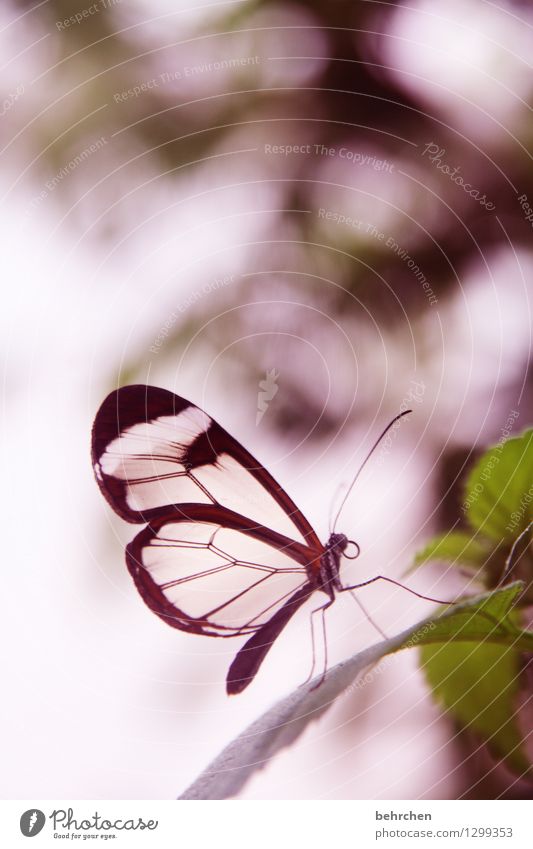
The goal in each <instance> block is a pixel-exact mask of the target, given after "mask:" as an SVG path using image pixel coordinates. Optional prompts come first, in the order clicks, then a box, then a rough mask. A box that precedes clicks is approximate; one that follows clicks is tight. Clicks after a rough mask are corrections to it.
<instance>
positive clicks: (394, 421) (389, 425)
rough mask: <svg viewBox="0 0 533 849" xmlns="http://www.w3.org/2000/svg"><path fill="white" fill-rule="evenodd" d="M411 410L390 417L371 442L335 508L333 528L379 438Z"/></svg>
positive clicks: (379, 440)
mask: <svg viewBox="0 0 533 849" xmlns="http://www.w3.org/2000/svg"><path fill="white" fill-rule="evenodd" d="M412 412H413V411H412V410H404V411H403V413H398V415H397V416H394V418H393V419H392V421H390V422H389V423H388V425H387V427H386V428H385V430H384V431H382V433H380V435H379V436H378V438H377V439H376V441H375V442H374V444H373V446H372V448H371V449H370V451H369V452H368V454H367V455H366V457H365V459H364V460H363V462H362V463H361V465H360V466H359V468H358V470H357V471H356V473H355V475H354V477H353V480H352V482H351V484H350V486H349V487H348V489H347V490H346V492H345V494H344V498H343V499H342V501H341V503H340V507H339V509H338V510H337V515H336V516H335V521H334V522H333V530H335V528H336V526H337V522H338V521H339V516H340V514H341V513H342V508H343V507H344V505H345V504H346V502H347V500H348V496H349V495H350V493H351V491H352V489H353V488H354V486H355V482H356V481H357V479H358V478H359V475H360V474H361V472H362V471H363V469H364V467H365V466H366V464H367V463H368V461H369V460H370V458H371V456H372V454H373V453H374V451H375V450H376V448H377V447H378V445H379V443H380V442H381V440H382V439H383V437H384V436H386V435H387V433H388V432H389V430H390V429H391V427H394V425H395V424H396V422H397V421H399V420H400V419H401V418H403V416H406V415H407V414H408V413H412Z"/></svg>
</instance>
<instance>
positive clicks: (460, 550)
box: [409, 531, 490, 571]
mask: <svg viewBox="0 0 533 849" xmlns="http://www.w3.org/2000/svg"><path fill="white" fill-rule="evenodd" d="M489 553H490V551H489V548H488V547H487V544H486V543H485V544H483V542H481V541H480V540H479V539H475V538H473V537H472V534H469V533H465V532H463V531H449V532H448V533H445V534H441V535H440V536H437V537H434V538H433V539H432V540H430V541H429V542H428V543H427V544H426V545H425V546H424V548H422V549H421V550H420V551H419V552H418V553H417V554H416V555H415V559H414V564H413V566H412V567H411V569H410V570H409V571H413V569H416V568H417V567H418V566H421V565H422V564H424V563H427V562H428V561H429V560H442V561H444V562H445V563H451V564H453V565H457V566H466V567H468V568H470V569H476V570H477V569H480V568H481V567H482V566H483V565H484V564H485V561H486V560H487V557H488V556H489Z"/></svg>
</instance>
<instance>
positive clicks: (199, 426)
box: [92, 385, 410, 695]
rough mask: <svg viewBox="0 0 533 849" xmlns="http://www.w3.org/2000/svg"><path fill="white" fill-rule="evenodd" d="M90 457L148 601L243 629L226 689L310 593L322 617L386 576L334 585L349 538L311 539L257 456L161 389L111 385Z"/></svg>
mask: <svg viewBox="0 0 533 849" xmlns="http://www.w3.org/2000/svg"><path fill="white" fill-rule="evenodd" d="M406 412H410V411H405V412H404V413H401V414H400V415H399V416H397V417H396V418H395V419H394V420H393V422H391V424H390V425H389V427H392V425H393V424H394V422H396V420H397V419H399V418H400V417H401V416H402V415H405V414H406ZM389 427H388V428H387V429H386V430H388V429H389ZM385 432H386V431H384V433H385ZM382 436H383V434H382ZM380 438H381V437H380ZM378 441H379V440H378ZM376 444H377V443H376ZM92 461H93V467H94V472H95V476H96V480H97V482H98V485H99V487H100V490H101V491H102V493H103V495H104V497H105V498H106V499H107V501H108V502H109V504H110V505H111V507H112V508H113V510H114V511H115V513H117V514H118V515H119V516H120V517H121V518H122V519H125V520H126V521H127V522H134V523H142V524H144V525H145V527H144V528H143V529H142V530H141V531H140V533H138V534H137V536H136V537H135V538H134V539H133V541H132V542H130V543H129V545H128V546H127V547H126V564H127V567H128V570H129V572H130V575H131V577H132V578H133V581H134V583H135V586H136V588H137V590H138V591H139V593H140V595H141V597H142V599H143V600H144V602H145V603H146V604H147V605H148V607H149V608H150V610H152V611H153V612H154V613H155V614H157V616H159V617H160V618H161V619H163V620H164V621H165V622H166V623H167V624H168V625H171V626H172V627H173V628H178V629H179V630H181V631H186V632H189V633H192V634H201V635H204V636H210V637H248V640H247V642H246V643H245V644H244V646H243V647H242V648H241V649H240V650H239V651H238V652H237V654H236V656H235V659H234V660H233V662H232V663H231V665H230V668H229V671H228V674H227V679H226V689H227V692H228V694H230V695H232V694H236V693H240V692H242V690H244V689H245V688H246V687H247V686H248V685H249V684H250V683H251V681H252V680H253V679H254V677H255V675H256V674H257V672H258V670H259V667H260V666H261V664H262V662H263V660H264V659H265V656H266V654H267V653H268V651H269V650H270V648H271V647H272V644H273V643H274V641H275V640H276V638H277V637H278V635H279V634H280V632H281V631H282V630H283V628H284V627H285V626H286V625H287V623H288V622H289V620H290V619H291V617H292V616H294V614H295V613H296V612H297V610H298V609H299V608H301V607H302V605H304V604H305V602H306V601H307V600H308V599H309V598H311V596H313V595H314V594H315V593H322V594H325V596H326V600H325V601H324V602H323V603H322V604H321V605H320V606H319V607H318V608H316V611H321V612H322V615H323V614H324V612H325V611H326V610H327V608H329V607H330V606H331V605H332V604H333V601H334V600H335V596H336V593H338V592H345V591H347V590H353V589H355V588H357V587H361V586H365V585H367V584H369V583H373V582H374V581H376V580H379V579H383V580H387V581H390V582H391V583H395V584H396V583H397V582H396V581H394V580H393V579H391V578H385V577H383V576H376V577H375V578H371V579H370V580H368V581H364V582H363V583H360V584H356V585H353V586H343V584H342V582H341V579H340V565H341V558H342V557H343V556H345V557H349V559H353V558H354V557H355V556H357V554H358V553H359V546H358V545H357V544H356V543H353V545H355V546H356V549H355V555H350V556H349V555H348V554H347V549H348V546H349V544H350V542H351V541H350V540H348V538H347V537H346V536H345V535H344V534H340V533H335V532H332V533H331V535H330V537H329V539H328V541H327V543H326V544H325V545H323V544H322V543H321V541H320V539H319V537H318V536H317V534H316V533H315V531H314V529H313V527H312V526H311V525H310V523H309V522H308V520H307V519H306V518H305V516H304V515H303V513H302V512H301V510H299V509H298V507H297V506H296V505H295V504H294V502H293V501H292V499H291V498H290V497H289V496H288V495H287V493H286V492H285V490H284V489H283V488H282V487H281V486H280V485H279V484H278V483H277V482H276V481H275V480H274V478H273V477H272V475H271V474H270V473H269V472H268V471H267V470H266V469H265V468H264V467H263V466H262V465H261V463H259V462H258V461H257V460H256V459H255V458H254V457H253V456H252V455H251V454H250V453H249V452H248V451H247V450H246V449H245V448H244V447H243V446H242V445H241V444H240V443H239V442H238V441H237V440H236V439H234V438H233V437H232V436H231V435H230V434H229V433H228V432H227V431H225V430H224V429H223V428H222V427H221V426H220V425H219V424H218V423H217V422H216V421H214V420H213V419H212V418H211V417H210V416H208V415H207V413H205V412H204V411H203V410H201V409H200V408H199V407H196V406H195V405H194V404H192V403H191V402H190V401H187V400H186V399H185V398H181V397H180V396H179V395H175V394H174V393H172V392H169V391H168V390H166V389H160V388H157V387H155V386H147V385H133V386H124V387H122V388H120V389H117V390H115V391H113V392H111V394H110V395H108V397H107V398H106V399H105V400H104V402H103V403H102V405H101V407H100V409H99V410H98V413H97V415H96V418H95V421H94V425H93V430H92ZM343 503H344V502H343ZM337 515H338V514H337ZM400 586H402V585H400ZM316 611H314V612H316Z"/></svg>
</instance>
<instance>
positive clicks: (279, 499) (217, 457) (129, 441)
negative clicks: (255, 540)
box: [93, 385, 320, 547]
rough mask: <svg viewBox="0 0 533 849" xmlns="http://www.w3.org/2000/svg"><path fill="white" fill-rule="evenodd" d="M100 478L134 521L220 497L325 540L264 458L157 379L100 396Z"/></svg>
mask: <svg viewBox="0 0 533 849" xmlns="http://www.w3.org/2000/svg"><path fill="white" fill-rule="evenodd" d="M93 463H94V468H95V473H96V477H97V480H98V483H99V485H100V487H101V489H102V491H103V493H104V495H105V497H106V498H107V500H108V501H109V502H110V503H111V505H112V507H113V508H114V509H115V510H116V512H117V513H118V514H119V515H120V516H122V517H123V518H124V519H127V520H128V521H130V522H142V521H147V520H149V519H151V518H154V517H158V516H161V515H164V514H166V513H168V511H169V508H170V507H171V506H172V505H174V504H181V503H195V504H218V505H220V506H223V507H226V508H227V509H230V510H233V511H234V512H237V513H240V514H242V515H243V516H247V517H248V518H250V519H254V520H255V521H256V522H257V523H258V524H259V525H262V526H268V527H270V528H272V529H274V530H276V531H278V532H279V533H282V534H285V535H286V536H290V537H292V538H294V539H296V540H299V541H301V542H306V543H307V544H308V545H310V546H312V547H319V546H320V542H319V540H318V538H317V537H316V534H315V533H314V531H313V528H312V527H311V525H310V524H309V523H308V522H307V520H306V519H305V517H304V516H303V515H302V513H301V512H300V511H299V510H298V508H297V507H296V505H295V504H294V503H293V502H292V500H291V499H290V498H289V496H288V495H287V494H286V493H285V491H284V490H283V489H282V488H281V487H280V486H279V484H278V483H276V481H275V480H274V478H272V476H271V475H270V474H269V473H268V472H267V471H266V469H264V468H263V466H262V465H261V464H260V463H258V462H257V460H255V459H254V457H252V455H251V454H249V453H248V452H247V451H246V450H245V449H244V448H243V447H242V445H240V444H239V443H238V442H237V440H235V439H233V437H232V436H230V434H228V433H227V432H226V431H225V430H224V429H223V428H221V427H220V425H218V424H217V423H216V422H215V421H213V419H211V418H210V417H209V416H208V415H207V414H206V413H204V412H203V411H202V410H200V409H199V408H198V407H195V406H194V404H191V403H189V402H188V401H186V400H185V399H183V398H180V397H179V396H177V395H174V394H173V393H172V392H168V391H167V390H165V389H158V388H156V387H152V386H142V385H141V386H126V387H123V388H122V389H118V390H117V391H115V392H112V393H111V395H109V396H108V398H106V400H105V401H104V403H103V404H102V406H101V408H100V410H99V412H98V414H97V416H96V420H95V424H94V428H93Z"/></svg>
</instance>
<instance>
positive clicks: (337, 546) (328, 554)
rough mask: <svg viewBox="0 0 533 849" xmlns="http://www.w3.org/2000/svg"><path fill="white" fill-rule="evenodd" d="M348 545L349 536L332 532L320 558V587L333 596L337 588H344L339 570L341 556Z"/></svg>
mask: <svg viewBox="0 0 533 849" xmlns="http://www.w3.org/2000/svg"><path fill="white" fill-rule="evenodd" d="M347 545H348V537H346V536H345V535H344V534H331V536H330V538H329V539H328V541H327V543H326V550H325V552H324V554H323V555H322V557H321V558H320V571H319V575H318V584H319V588H320V589H321V590H323V592H325V593H327V594H328V595H329V596H330V597H331V598H333V597H334V595H335V590H342V584H341V581H340V577H339V570H340V563H341V557H342V554H343V552H344V551H345V549H346V546H347Z"/></svg>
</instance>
